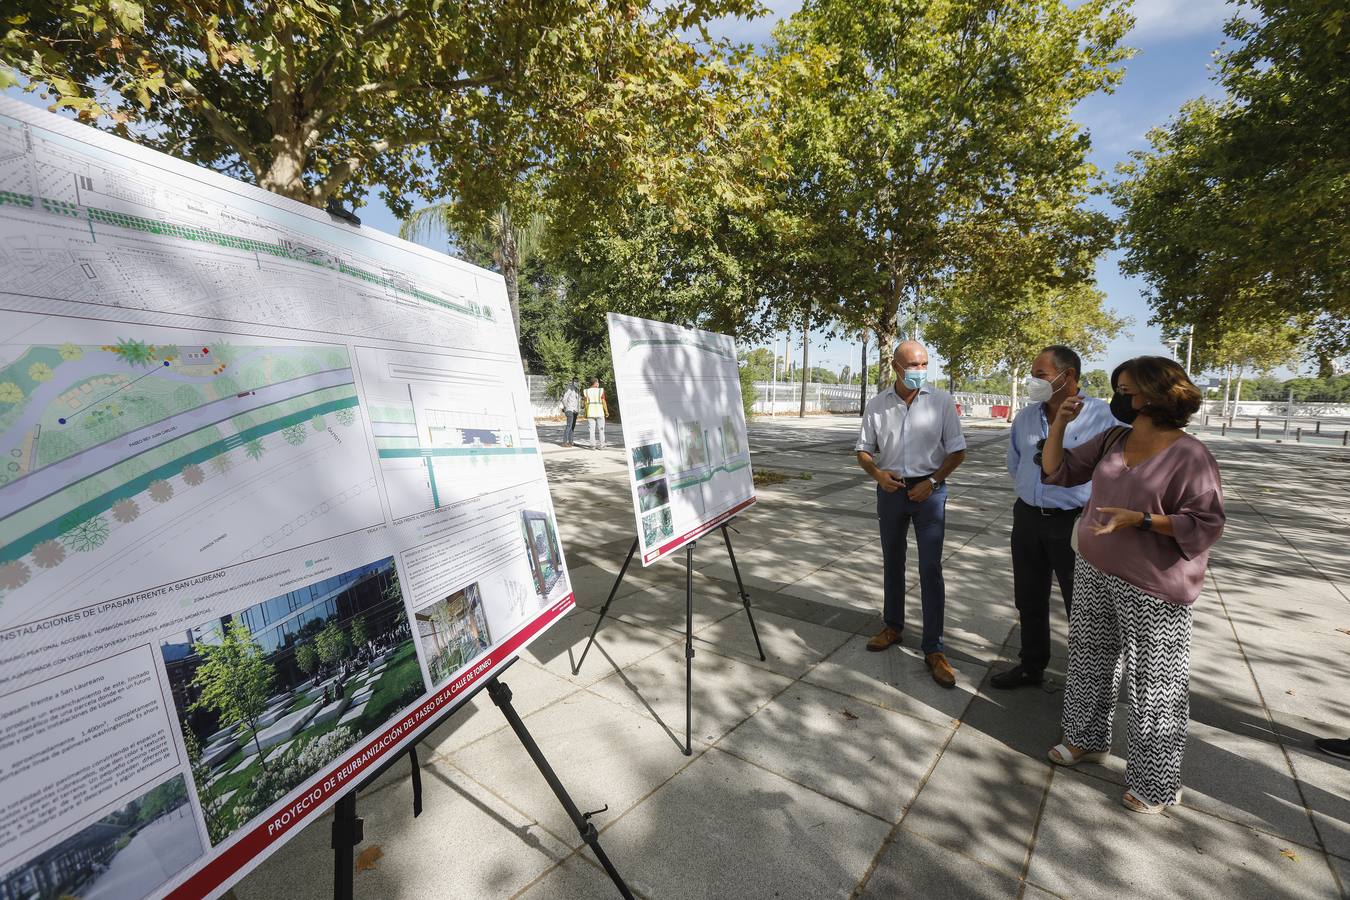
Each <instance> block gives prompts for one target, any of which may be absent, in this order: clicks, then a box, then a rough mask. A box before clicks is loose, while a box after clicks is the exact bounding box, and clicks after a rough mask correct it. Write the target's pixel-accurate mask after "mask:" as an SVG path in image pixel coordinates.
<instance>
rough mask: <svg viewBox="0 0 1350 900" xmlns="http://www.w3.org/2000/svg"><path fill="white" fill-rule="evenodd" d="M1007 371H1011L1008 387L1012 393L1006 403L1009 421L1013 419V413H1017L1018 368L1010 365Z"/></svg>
mask: <svg viewBox="0 0 1350 900" xmlns="http://www.w3.org/2000/svg"><path fill="white" fill-rule="evenodd" d="M1008 371H1009V373H1011V375H1012V384H1011V385H1009V388H1010V390H1011V393H1012V402H1011V403H1009V404H1008V421H1009V422H1011V421H1012V420H1013V416H1015V415H1016V414H1017V372H1018V368H1017V366H1011V367H1009V369H1008Z"/></svg>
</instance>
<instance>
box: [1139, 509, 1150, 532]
mask: <svg viewBox="0 0 1350 900" xmlns="http://www.w3.org/2000/svg"><path fill="white" fill-rule="evenodd" d="M1152 528H1153V513H1147V512H1146V513H1144V518H1143V521H1141V522H1140V523H1139V530H1140V531H1149V530H1151V529H1152Z"/></svg>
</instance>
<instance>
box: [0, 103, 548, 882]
mask: <svg viewBox="0 0 1350 900" xmlns="http://www.w3.org/2000/svg"><path fill="white" fill-rule="evenodd" d="M572 605H573V599H572V590H571V587H570V582H569V579H568V575H567V570H566V565H565V563H564V561H563V558H562V552H561V548H560V546H559V542H558V535H557V528H556V525H555V522H554V516H553V506H552V503H551V501H550V498H549V491H548V484H547V483H546V481H545V477H544V467H543V462H542V457H541V456H540V450H539V439H538V435H537V434H536V432H535V427H534V422H533V417H532V414H531V408H530V401H529V393H528V390H527V388H526V384H525V378H524V375H523V374H522V367H521V361H520V355H519V350H518V347H517V345H516V340H515V334H514V332H513V329H512V326H511V314H510V311H509V308H508V306H507V300H506V291H505V287H504V284H503V282H502V280H501V278H500V277H499V276H497V275H494V274H491V273H489V272H486V271H483V270H481V269H477V268H474V267H472V266H469V265H467V264H465V263H462V262H459V261H457V260H453V259H450V258H448V257H446V256H443V255H441V254H438V253H434V252H431V251H429V250H426V249H424V248H421V247H418V246H415V245H413V244H409V243H405V242H403V241H400V240H398V239H396V238H393V237H389V236H387V235H384V234H381V233H379V232H374V231H371V230H369V229H358V228H354V227H352V226H351V225H349V224H346V223H344V222H341V221H339V220H337V219H334V218H332V217H330V216H329V215H327V214H326V213H323V212H320V211H318V210H315V209H311V208H309V207H306V206H303V205H301V204H298V203H294V202H291V201H289V200H285V199H283V198H280V197H277V196H275V195H272V194H269V193H267V192H265V191H261V190H258V189H256V188H253V187H250V186H247V185H244V184H241V183H239V182H236V181H232V180H230V179H228V178H224V177H222V176H219V175H217V174H214V173H210V172H206V171H203V170H201V169H198V168H196V167H194V166H191V165H188V164H186V163H183V162H181V161H178V160H174V159H171V158H169V157H167V156H163V155H160V154H157V153H154V152H151V151H149V150H146V149H145V148H143V147H139V146H135V145H133V144H130V143H128V142H125V141H121V140H118V139H116V138H113V137H111V136H109V135H106V134H104V133H101V132H98V131H95V130H93V129H90V128H86V127H83V126H80V125H76V124H74V123H71V122H69V121H67V120H64V119H61V118H58V117H56V116H52V115H48V114H46V113H43V112H39V111H36V110H34V109H32V108H31V107H28V106H24V105H22V104H19V103H17V102H15V101H12V100H9V99H5V98H0V747H2V748H3V752H2V753H0V886H3V887H4V888H6V892H5V896H31V895H34V894H39V893H40V894H41V895H42V896H54V895H58V894H71V895H77V896H81V897H114V896H115V897H119V898H135V897H144V896H155V897H158V896H163V895H168V894H172V895H173V896H181V897H200V896H216V895H219V894H220V893H222V892H223V891H224V890H225V889H226V888H227V887H228V886H229V885H230V884H231V883H232V882H233V881H235V880H237V879H238V878H239V877H240V876H241V875H242V874H243V873H244V872H246V871H248V870H249V869H250V868H252V867H253V866H255V865H256V864H257V863H258V862H259V861H261V860H262V859H263V858H264V857H266V856H267V855H268V854H269V853H270V852H272V851H273V850H275V849H276V848H277V847H278V846H279V845H280V844H281V843H282V842H283V841H285V840H286V839H287V838H288V837H290V836H291V835H293V834H294V833H295V832H296V831H297V830H298V829H299V828H300V827H301V826H302V825H304V824H305V823H307V822H308V821H311V820H312V819H314V818H315V817H316V816H317V815H318V814H319V813H321V812H322V811H324V810H325V809H327V808H328V807H329V806H331V805H332V804H333V803H334V802H335V801H336V799H337V797H338V796H339V795H340V794H342V793H344V792H345V791H346V790H347V789H349V788H351V787H353V786H354V785H355V784H356V783H357V782H358V781H359V780H360V779H361V778H362V776H363V775H364V774H366V773H368V772H370V771H373V770H374V769H375V767H376V766H377V765H378V764H379V763H380V762H381V761H383V760H385V759H388V758H391V756H392V755H393V754H395V753H396V752H397V751H398V750H400V749H401V748H402V747H404V746H405V745H407V744H408V743H409V742H410V740H411V739H413V738H415V737H416V736H417V735H418V734H419V733H420V732H422V731H424V730H425V729H426V727H427V726H428V725H429V724H430V723H431V722H432V720H433V719H435V718H436V717H437V716H438V715H439V714H441V713H443V712H446V711H448V710H449V709H451V708H453V707H454V706H455V705H456V704H457V703H459V702H460V701H461V700H462V699H463V697H464V696H466V695H467V693H468V692H469V690H470V689H471V688H472V687H474V686H475V685H476V684H479V683H481V682H483V681H484V680H486V679H487V678H488V677H490V676H491V675H492V674H493V673H494V672H495V671H496V670H498V669H499V668H500V667H501V666H502V665H503V664H505V663H506V662H507V661H509V660H510V659H511V658H512V657H513V656H514V655H515V654H517V653H518V652H519V651H520V650H521V649H522V648H523V647H524V646H525V645H526V644H528V643H529V642H530V641H531V640H532V639H533V638H535V637H537V636H538V635H539V634H540V633H541V632H542V631H543V630H544V629H545V628H546V627H547V626H548V625H549V624H550V623H551V622H553V621H554V620H556V619H557V618H558V617H559V616H561V615H562V614H563V613H564V612H566V611H567V610H568V609H569V608H570V607H571V606H572ZM231 646H233V647H235V648H236V649H238V651H239V652H238V653H237V654H236V656H235V658H234V661H233V662H230V661H229V660H227V659H226V656H227V653H226V651H227V649H228V648H229V647H231ZM213 698H214V699H213Z"/></svg>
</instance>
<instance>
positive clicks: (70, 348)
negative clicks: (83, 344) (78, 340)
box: [56, 344, 84, 362]
mask: <svg viewBox="0 0 1350 900" xmlns="http://www.w3.org/2000/svg"><path fill="white" fill-rule="evenodd" d="M56 352H57V353H60V354H61V358H62V359H64V360H65V361H66V362H74V361H75V360H77V359H79V358H80V357H82V356H84V351H83V350H81V349H80V348H79V347H76V346H75V345H74V344H62V345H61V346H60V347H57V348H56Z"/></svg>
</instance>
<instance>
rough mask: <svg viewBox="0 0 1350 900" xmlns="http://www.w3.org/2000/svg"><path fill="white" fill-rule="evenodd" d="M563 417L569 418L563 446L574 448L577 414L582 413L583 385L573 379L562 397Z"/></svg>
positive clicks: (564, 430)
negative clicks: (573, 440)
mask: <svg viewBox="0 0 1350 900" xmlns="http://www.w3.org/2000/svg"><path fill="white" fill-rule="evenodd" d="M562 409H563V415H564V416H566V417H567V425H565V426H564V427H563V439H562V445H563V446H564V447H571V446H573V443H572V438H573V436H574V435H573V433H574V432H575V431H576V427H577V413H579V412H581V385H579V384H577V380H576V379H575V378H573V379H572V380H571V382H570V383H569V384H568V385H567V390H565V391H563V395H562Z"/></svg>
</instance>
